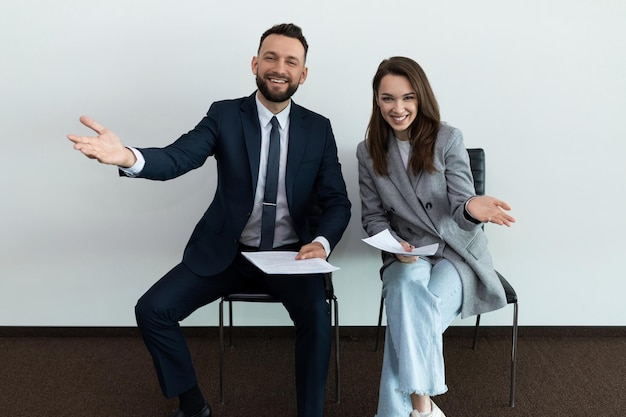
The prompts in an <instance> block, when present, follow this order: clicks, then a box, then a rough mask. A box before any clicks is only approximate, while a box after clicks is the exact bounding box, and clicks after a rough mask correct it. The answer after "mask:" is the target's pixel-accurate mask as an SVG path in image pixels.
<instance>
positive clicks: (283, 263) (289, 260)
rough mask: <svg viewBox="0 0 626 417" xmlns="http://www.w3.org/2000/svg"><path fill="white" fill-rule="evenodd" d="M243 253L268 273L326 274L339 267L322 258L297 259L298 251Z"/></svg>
mask: <svg viewBox="0 0 626 417" xmlns="http://www.w3.org/2000/svg"><path fill="white" fill-rule="evenodd" d="M241 254H242V255H243V256H245V257H246V258H247V259H248V260H249V261H250V262H252V263H253V264H254V265H255V266H256V267H257V268H259V269H260V270H261V271H263V272H265V273H266V274H325V273H328V272H333V271H337V270H338V269H339V268H338V267H336V266H333V265H331V264H329V263H328V262H326V261H325V260H323V259H320V258H312V259H301V260H296V255H297V254H298V252H291V251H261V252H241Z"/></svg>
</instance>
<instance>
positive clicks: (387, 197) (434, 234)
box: [357, 125, 506, 317]
mask: <svg viewBox="0 0 626 417" xmlns="http://www.w3.org/2000/svg"><path fill="white" fill-rule="evenodd" d="M357 159H358V161H359V188H360V193H361V221H362V223H363V228H364V229H365V231H366V232H367V234H368V235H369V236H372V235H375V234H376V233H378V232H381V231H383V230H385V229H389V231H390V232H391V233H392V234H393V235H394V236H395V237H396V238H397V239H398V240H404V241H406V242H409V243H410V244H412V245H414V246H416V247H419V246H424V245H429V244H431V243H438V244H439V249H438V251H437V253H436V254H435V255H434V256H433V257H432V261H436V259H437V258H439V257H443V258H445V259H448V260H449V261H450V262H452V264H453V265H454V266H455V267H456V269H457V271H458V272H459V275H460V276H461V281H462V283H463V306H462V309H461V317H468V316H472V315H475V314H481V313H485V312H488V311H492V310H496V309H499V308H501V307H504V306H505V305H506V296H505V294H504V290H503V288H502V285H501V284H500V280H499V279H498V276H497V275H496V273H495V270H494V267H493V263H492V260H491V255H490V254H489V251H488V249H487V237H486V236H485V234H484V233H483V230H482V228H481V225H480V224H476V223H473V222H471V221H470V220H468V219H467V218H466V217H465V215H464V210H465V202H466V201H467V200H468V199H469V198H470V197H472V196H474V195H475V193H474V182H473V179H472V171H471V168H470V164H469V156H468V154H467V150H466V149H465V145H464V144H463V136H462V134H461V131H460V130H459V129H456V128H454V127H451V126H448V125H442V126H441V128H440V129H439V132H438V134H437V141H436V143H435V155H434V163H435V169H436V172H434V173H429V172H427V171H422V172H420V173H419V174H417V175H413V174H412V173H410V172H408V171H407V170H406V169H405V168H404V165H403V163H402V159H401V157H400V150H399V148H398V145H397V143H396V141H395V140H391V141H390V142H389V149H388V152H387V167H388V170H389V176H380V175H377V174H376V173H375V172H374V167H373V164H372V160H371V158H370V156H369V153H368V151H367V148H366V146H365V141H363V142H361V143H360V144H359V145H358V147H357ZM394 259H395V257H388V259H387V261H386V262H389V263H390V262H393V261H394Z"/></svg>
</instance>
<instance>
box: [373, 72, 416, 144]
mask: <svg viewBox="0 0 626 417" xmlns="http://www.w3.org/2000/svg"><path fill="white" fill-rule="evenodd" d="M376 100H377V102H378V107H380V113H381V115H382V116H383V119H385V121H386V122H387V123H388V124H389V126H391V128H392V129H393V132H394V134H395V136H396V137H397V138H398V139H400V140H408V139H409V131H408V129H409V126H411V123H413V121H414V120H415V117H416V116H417V93H416V92H415V90H414V89H413V87H412V86H411V83H410V82H409V79H408V78H406V77H405V76H403V75H394V74H387V75H385V76H384V77H383V78H382V79H381V80H380V86H379V88H378V92H377V97H376Z"/></svg>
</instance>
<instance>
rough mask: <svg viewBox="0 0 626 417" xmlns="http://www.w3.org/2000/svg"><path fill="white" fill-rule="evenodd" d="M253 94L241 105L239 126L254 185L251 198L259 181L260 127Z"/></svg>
mask: <svg viewBox="0 0 626 417" xmlns="http://www.w3.org/2000/svg"><path fill="white" fill-rule="evenodd" d="M255 94H256V92H254V93H253V94H252V95H251V96H249V97H247V98H246V99H244V100H243V102H242V103H241V124H242V128H243V136H244V142H245V144H246V151H247V152H246V153H247V155H248V164H249V165H250V174H251V175H252V184H254V186H253V187H252V194H253V198H254V193H255V188H256V183H257V182H258V180H259V160H260V158H261V125H260V124H259V115H258V112H257V108H256V101H255V98H254V97H255Z"/></svg>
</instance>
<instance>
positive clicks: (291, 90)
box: [256, 75, 298, 103]
mask: <svg viewBox="0 0 626 417" xmlns="http://www.w3.org/2000/svg"><path fill="white" fill-rule="evenodd" d="M270 82H271V81H269V80H265V79H262V78H261V77H259V76H258V75H257V76H256V85H257V87H258V88H259V91H260V92H261V94H263V97H265V98H266V99H267V100H269V101H271V102H273V103H282V102H284V101H287V100H289V99H290V98H291V96H293V95H294V94H295V92H296V91H297V90H298V83H295V84H288V87H287V91H285V92H284V93H274V92H272V91H271V90H270V88H269V87H268V84H269V83H270Z"/></svg>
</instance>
